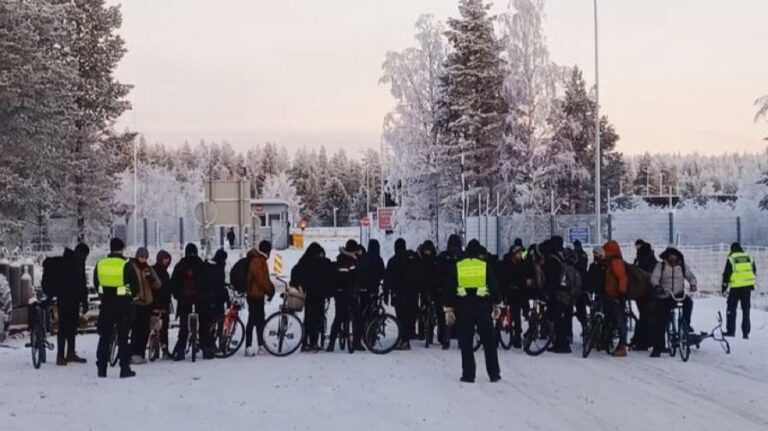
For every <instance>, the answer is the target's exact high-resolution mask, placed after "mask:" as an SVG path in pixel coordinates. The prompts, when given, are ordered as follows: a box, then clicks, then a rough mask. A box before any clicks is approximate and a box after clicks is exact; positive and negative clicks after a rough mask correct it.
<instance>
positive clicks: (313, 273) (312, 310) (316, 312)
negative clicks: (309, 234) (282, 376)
mask: <svg viewBox="0 0 768 431" xmlns="http://www.w3.org/2000/svg"><path fill="white" fill-rule="evenodd" d="M334 275H335V274H334V268H333V263H331V261H330V260H329V259H328V258H326V257H325V250H324V249H323V247H321V246H320V244H318V243H316V242H313V243H312V244H310V245H309V247H307V250H306V251H305V252H304V255H303V256H301V259H299V262H298V263H297V264H296V265H295V266H294V267H293V269H291V281H290V285H291V287H295V288H300V289H301V290H302V291H303V292H304V294H305V295H306V303H305V311H304V327H305V329H306V331H305V335H304V343H303V345H302V347H301V349H302V351H303V352H317V351H319V349H320V346H319V345H318V341H319V337H320V332H321V331H322V330H323V327H322V319H323V313H325V301H326V298H327V296H328V293H329V292H330V291H331V289H332V287H333V280H334Z"/></svg>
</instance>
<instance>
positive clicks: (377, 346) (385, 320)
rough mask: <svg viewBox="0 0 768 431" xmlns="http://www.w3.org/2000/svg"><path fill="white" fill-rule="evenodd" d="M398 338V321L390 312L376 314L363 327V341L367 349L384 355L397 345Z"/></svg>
mask: <svg viewBox="0 0 768 431" xmlns="http://www.w3.org/2000/svg"><path fill="white" fill-rule="evenodd" d="M399 340H400V321H399V320H397V318H396V317H395V316H393V315H391V314H381V315H378V316H376V317H375V318H374V319H373V320H371V322H370V323H369V324H368V326H366V328H365V335H364V337H363V342H364V343H365V347H367V348H368V351H370V352H371V353H375V354H377V355H384V354H387V353H389V352H391V351H392V350H394V349H395V347H397V343H398V341H399Z"/></svg>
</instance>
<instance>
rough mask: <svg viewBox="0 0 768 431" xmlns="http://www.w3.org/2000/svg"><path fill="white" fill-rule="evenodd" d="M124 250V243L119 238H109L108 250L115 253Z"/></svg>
mask: <svg viewBox="0 0 768 431" xmlns="http://www.w3.org/2000/svg"><path fill="white" fill-rule="evenodd" d="M123 250H125V243H124V242H123V240H122V239H120V238H112V239H111V240H109V251H110V252H111V253H115V252H118V251H123Z"/></svg>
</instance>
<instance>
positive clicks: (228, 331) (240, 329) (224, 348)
mask: <svg viewBox="0 0 768 431" xmlns="http://www.w3.org/2000/svg"><path fill="white" fill-rule="evenodd" d="M211 338H212V339H213V346H214V349H213V356H214V357H216V358H229V357H230V356H232V355H234V354H235V353H237V351H238V350H240V348H241V347H242V346H243V343H244V342H245V325H244V324H243V321H242V320H240V318H239V317H237V318H235V319H232V320H227V319H226V316H221V317H220V318H219V319H218V320H216V321H215V322H213V323H212V324H211Z"/></svg>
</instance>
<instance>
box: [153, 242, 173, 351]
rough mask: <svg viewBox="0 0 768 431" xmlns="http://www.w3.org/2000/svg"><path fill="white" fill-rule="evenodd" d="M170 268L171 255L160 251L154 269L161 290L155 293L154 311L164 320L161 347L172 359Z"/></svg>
mask: <svg viewBox="0 0 768 431" xmlns="http://www.w3.org/2000/svg"><path fill="white" fill-rule="evenodd" d="M170 266H171V254H170V253H168V252H167V251H165V250H160V251H158V252H157V257H156V258H155V264H154V265H152V269H154V270H155V274H157V277H158V278H159V279H160V289H158V290H157V291H155V297H154V300H153V301H152V311H153V312H159V313H160V317H161V318H162V320H163V326H162V328H161V329H160V346H161V349H162V351H163V357H164V358H171V353H170V352H169V351H168V328H169V327H170V323H171V318H170V315H171V312H172V311H173V310H172V305H171V275H170V274H169V273H168V268H169V267H170Z"/></svg>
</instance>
